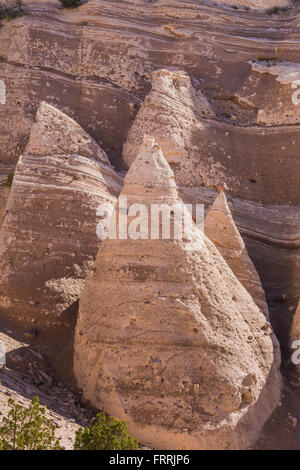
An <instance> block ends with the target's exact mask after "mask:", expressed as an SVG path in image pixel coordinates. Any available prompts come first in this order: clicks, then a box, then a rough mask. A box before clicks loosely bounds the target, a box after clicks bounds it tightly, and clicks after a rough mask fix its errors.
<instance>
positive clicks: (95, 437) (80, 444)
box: [74, 413, 138, 450]
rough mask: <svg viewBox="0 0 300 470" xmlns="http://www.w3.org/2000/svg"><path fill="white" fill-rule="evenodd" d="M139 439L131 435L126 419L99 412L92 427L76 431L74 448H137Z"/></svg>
mask: <svg viewBox="0 0 300 470" xmlns="http://www.w3.org/2000/svg"><path fill="white" fill-rule="evenodd" d="M137 448H138V441H137V439H134V438H133V437H131V436H130V434H129V431H128V426H127V424H126V423H125V421H120V420H118V419H116V418H113V417H112V416H107V415H106V414H105V413H98V414H97V416H96V419H95V420H94V421H93V422H92V423H91V425H90V427H87V428H84V429H83V428H81V429H79V430H78V431H77V432H76V438H75V443H74V450H136V449H137Z"/></svg>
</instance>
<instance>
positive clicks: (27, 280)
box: [0, 103, 122, 328]
mask: <svg viewBox="0 0 300 470" xmlns="http://www.w3.org/2000/svg"><path fill="white" fill-rule="evenodd" d="M121 187H122V180H121V178H120V177H119V176H117V175H116V174H115V173H114V171H113V170H112V168H111V166H110V164H109V161H108V159H107V156H106V155H105V153H104V152H103V150H102V149H101V148H100V147H99V146H98V145H97V144H96V142H95V141H94V140H93V139H92V138H91V137H90V136H89V135H88V134H87V133H86V132H85V131H83V129H81V128H80V126H79V125H78V124H77V123H75V122H74V121H73V120H72V119H70V118H69V117H67V116H66V115H64V114H63V113H61V112H60V111H58V110H57V109H55V108H53V107H52V106H49V105H48V104H46V103H41V105H40V107H39V110H38V113H37V121H36V123H35V124H34V125H33V127H32V131H31V133H30V138H29V142H28V145H27V147H26V150H25V152H24V154H23V155H21V157H20V159H19V161H18V164H17V167H16V170H15V175H14V179H13V184H12V188H11V191H10V195H9V198H8V202H7V205H6V210H5V218H4V221H3V225H2V229H1V231H0V254H1V257H0V273H1V274H0V280H1V292H0V308H1V313H2V316H3V315H5V316H8V317H9V318H17V319H18V321H19V322H20V323H23V324H25V325H26V324H27V325H28V323H30V322H33V323H34V325H35V326H36V327H38V328H40V327H46V326H48V327H49V326H53V325H59V324H60V323H63V324H64V326H68V325H69V318H68V316H67V315H66V313H68V312H69V313H70V312H71V311H72V312H73V314H74V313H76V311H77V302H78V300H79V297H80V293H81V290H82V287H83V283H84V280H85V278H86V275H87V272H88V271H89V269H90V268H91V266H92V265H93V262H94V259H95V256H96V254H97V250H98V246H99V243H100V240H99V239H98V237H97V233H96V227H97V223H98V222H99V220H100V219H99V214H98V215H97V210H98V208H99V206H100V205H102V204H103V203H105V202H109V203H114V201H116V196H117V195H118V194H119V191H120V188H121Z"/></svg>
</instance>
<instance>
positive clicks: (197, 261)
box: [74, 138, 280, 449]
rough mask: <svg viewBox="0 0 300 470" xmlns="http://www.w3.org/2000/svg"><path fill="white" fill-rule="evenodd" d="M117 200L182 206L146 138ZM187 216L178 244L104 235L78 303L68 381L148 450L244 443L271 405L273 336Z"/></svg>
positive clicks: (274, 395)
mask: <svg viewBox="0 0 300 470" xmlns="http://www.w3.org/2000/svg"><path fill="white" fill-rule="evenodd" d="M162 182H163V184H162ZM122 195H123V196H126V197H127V203H128V207H129V208H130V207H131V204H134V203H136V202H137V203H142V204H145V206H146V207H147V209H148V211H149V210H150V207H151V205H152V204H155V203H156V204H157V203H159V204H162V203H165V204H167V205H169V206H173V207H174V205H177V207H178V206H180V207H183V206H182V202H181V200H180V199H179V197H178V195H177V190H176V185H175V181H174V175H173V173H172V171H171V170H170V168H169V166H168V164H167V162H166V160H165V158H164V156H163V154H162V151H161V149H160V147H159V146H158V145H157V144H156V143H155V141H154V139H152V138H146V140H145V142H144V144H143V145H142V146H141V148H140V151H139V153H138V155H137V157H136V160H135V161H134V162H133V164H132V165H131V168H130V170H129V172H128V174H127V176H126V179H125V186H124V190H123V192H122ZM122 213H124V211H122ZM148 213H149V212H148ZM130 214H131V212H130V209H129V213H128V215H129V219H128V221H129V224H128V229H130V227H132V222H133V219H132V218H131V217H130ZM177 217H178V213H176V212H175V211H174V218H175V220H178V219H177ZM145 218H146V219H147V220H148V217H147V216H146V215H145V214H144V215H143V217H142V219H140V224H142V225H143V221H144V220H145ZM187 220H188V223H187V226H186V231H185V234H184V237H183V238H182V240H176V239H174V238H172V237H171V239H169V240H164V239H156V240H153V239H131V238H128V239H126V240H125V239H121V236H120V237H119V238H116V239H106V240H105V241H103V243H102V245H101V247H100V250H99V253H98V255H97V259H96V263H95V267H94V269H93V270H92V272H91V274H90V276H89V279H88V281H87V283H86V285H85V288H84V291H83V295H82V297H81V300H80V309H79V318H78V323H77V327H76V337H75V356H74V367H75V376H76V379H77V382H78V385H79V387H80V388H82V390H83V394H84V397H85V398H86V399H88V400H89V401H91V403H92V404H93V405H95V406H96V407H98V408H104V409H105V410H106V411H107V412H109V413H110V414H113V415H114V416H117V417H119V418H122V419H126V420H127V422H128V423H129V427H130V429H131V431H132V433H134V434H135V435H136V436H138V437H139V438H140V439H141V440H142V442H144V443H146V444H148V445H150V446H153V447H156V448H160V449H161V448H167V449H183V448H185V449H197V448H198V449H199V448H202V449H208V448H209V449H213V448H243V447H246V446H247V445H249V444H250V443H251V442H252V441H253V440H254V439H255V437H256V436H257V434H258V432H259V430H260V428H261V426H262V424H263V423H264V421H265V420H266V419H267V418H268V416H269V415H270V414H271V412H272V410H273V409H274V407H276V405H277V403H278V401H279V397H280V377H279V372H278V366H279V364H278V360H277V359H278V358H276V357H275V356H274V349H273V344H272V339H271V337H270V335H271V333H272V332H271V329H270V327H269V326H267V327H266V318H265V316H264V315H263V313H262V312H261V310H260V309H259V308H258V307H257V306H256V305H255V303H254V301H253V300H252V298H251V296H250V295H249V294H248V292H247V291H246V290H245V289H244V287H243V286H242V285H241V284H240V282H239V281H238V280H237V279H236V277H235V276H234V274H233V272H232V271H231V270H230V268H229V267H228V265H227V264H226V262H225V261H224V259H223V258H222V256H221V255H220V253H219V251H218V250H217V249H216V248H215V247H214V245H213V244H212V242H210V241H209V240H208V238H207V237H204V240H203V238H202V237H201V235H200V233H199V231H198V230H197V229H196V227H195V225H194V223H193V222H192V219H191V218H190V217H189V218H188V219H187ZM126 227H127V225H126ZM148 231H150V229H149V227H148Z"/></svg>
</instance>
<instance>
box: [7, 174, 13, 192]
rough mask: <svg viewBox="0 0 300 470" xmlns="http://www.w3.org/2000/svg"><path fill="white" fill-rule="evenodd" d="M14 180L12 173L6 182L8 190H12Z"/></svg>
mask: <svg viewBox="0 0 300 470" xmlns="http://www.w3.org/2000/svg"><path fill="white" fill-rule="evenodd" d="M13 179H14V175H13V173H11V174H10V175H8V177H7V180H6V181H5V186H6V187H7V188H11V185H12V182H13Z"/></svg>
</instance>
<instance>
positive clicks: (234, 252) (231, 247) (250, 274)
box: [204, 191, 269, 318]
mask: <svg viewBox="0 0 300 470" xmlns="http://www.w3.org/2000/svg"><path fill="white" fill-rule="evenodd" d="M204 230H205V235H206V236H207V237H208V238H209V239H210V240H211V241H212V242H213V244H214V245H215V246H216V247H217V248H218V250H219V252H220V253H221V255H222V256H223V258H224V259H225V261H226V262H227V264H228V266H229V267H230V269H231V270H232V271H233V273H234V274H235V276H236V277H237V279H238V280H239V281H240V282H241V284H242V285H243V286H244V287H245V289H246V290H247V291H248V292H249V294H250V295H251V297H252V298H253V300H254V302H255V303H256V305H258V307H259V308H260V309H261V310H262V311H263V313H264V314H265V316H266V317H267V318H269V310H268V305H267V302H266V298H265V293H264V290H263V288H262V285H261V282H260V279H259V275H258V273H257V271H256V269H255V267H254V265H253V263H252V261H251V259H250V257H249V255H248V252H247V249H246V247H245V243H244V241H243V239H242V237H241V235H240V234H239V231H238V229H237V228H236V225H235V223H234V221H233V218H232V215H231V212H230V209H229V207H228V204H227V199H226V196H225V193H224V191H221V192H220V193H219V195H218V197H217V198H216V200H215V201H214V203H213V205H212V206H211V208H210V210H209V211H208V213H207V215H206V218H205V222H204Z"/></svg>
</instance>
